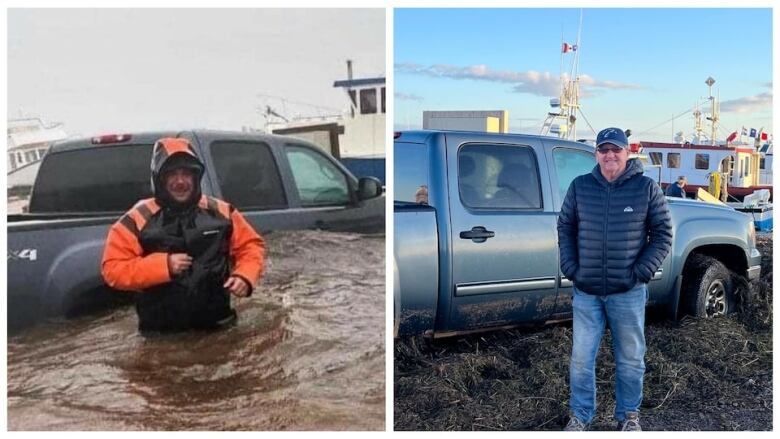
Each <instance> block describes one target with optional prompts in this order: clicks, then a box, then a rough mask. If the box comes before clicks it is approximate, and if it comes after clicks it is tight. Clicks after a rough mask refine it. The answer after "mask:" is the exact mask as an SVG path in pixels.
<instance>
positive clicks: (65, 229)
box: [7, 131, 385, 328]
mask: <svg viewBox="0 0 780 439" xmlns="http://www.w3.org/2000/svg"><path fill="white" fill-rule="evenodd" d="M162 137H181V138H186V139H188V140H189V141H190V142H191V143H192V145H193V146H194V147H195V149H196V151H197V153H198V156H199V157H200V158H201V160H202V161H203V162H204V164H205V166H206V172H205V175H204V177H203V180H202V192H203V194H206V195H212V196H215V197H217V198H221V199H223V200H225V201H227V202H229V203H231V204H233V205H234V206H235V207H237V208H238V209H239V210H240V211H241V212H242V213H243V214H244V216H245V217H246V219H247V221H249V222H250V223H251V224H252V226H253V227H254V228H255V229H257V230H258V231H262V232H267V231H271V230H285V229H287V230H289V229H325V230H331V231H348V232H364V233H373V232H384V224H385V197H384V196H383V195H382V187H381V183H380V182H379V180H377V179H376V178H373V177H364V178H361V179H360V180H358V179H357V178H355V177H354V176H353V175H352V174H350V172H349V171H348V170H347V169H346V168H345V167H344V166H343V165H342V164H341V163H339V162H338V161H336V160H335V159H334V158H333V157H332V156H330V155H329V154H327V153H325V152H323V150H322V149H320V148H318V147H316V146H314V145H312V144H310V143H306V142H304V141H302V140H298V139H294V138H290V137H282V136H272V135H260V134H253V133H241V132H222V131H182V132H156V133H138V134H122V135H109V136H101V137H95V138H86V139H79V140H68V141H64V142H62V143H58V144H55V145H53V146H52V147H51V148H50V150H49V152H48V153H47V155H46V156H45V157H44V159H43V162H42V163H41V166H40V170H39V172H38V175H37V178H36V181H35V184H34V186H33V190H32V194H31V197H30V203H29V209H28V213H26V214H20V215H9V216H8V266H7V267H8V308H7V309H8V325H9V328H12V327H18V326H20V325H23V324H25V323H27V322H30V321H34V320H37V319H38V318H40V317H42V316H59V315H67V314H69V313H71V312H72V311H74V310H76V309H80V308H83V306H82V305H88V304H90V303H91V302H93V301H95V300H102V299H104V298H106V297H109V296H112V294H103V293H104V292H106V291H107V287H106V286H105V285H104V284H103V281H102V278H101V276H100V260H101V257H102V254H103V245H104V242H105V238H106V235H107V234H108V228H109V227H110V225H111V224H113V223H114V222H115V221H116V220H117V219H118V218H119V216H120V215H122V214H123V213H124V212H126V211H127V210H128V209H129V208H130V207H132V206H133V205H134V204H135V203H136V202H137V201H138V200H139V199H142V198H148V197H150V196H152V194H151V186H150V181H151V172H150V161H151V154H152V146H153V144H154V142H155V141H156V140H157V139H159V138H162Z"/></svg>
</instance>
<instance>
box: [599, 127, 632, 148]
mask: <svg viewBox="0 0 780 439" xmlns="http://www.w3.org/2000/svg"><path fill="white" fill-rule="evenodd" d="M605 143H611V144H613V145H615V146H617V147H620V148H628V136H626V133H625V132H624V131H623V130H621V129H620V128H604V129H603V130H601V131H600V132H599V135H598V136H597V137H596V148H598V147H599V146H601V145H603V144H605Z"/></svg>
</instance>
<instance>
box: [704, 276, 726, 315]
mask: <svg viewBox="0 0 780 439" xmlns="http://www.w3.org/2000/svg"><path fill="white" fill-rule="evenodd" d="M705 303H706V306H707V309H706V311H707V317H715V316H722V315H725V314H726V287H725V286H723V282H721V281H719V280H716V281H715V282H713V283H712V284H710V287H709V288H708V289H707V297H706V298H705Z"/></svg>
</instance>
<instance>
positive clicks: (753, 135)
mask: <svg viewBox="0 0 780 439" xmlns="http://www.w3.org/2000/svg"><path fill="white" fill-rule="evenodd" d="M750 137H756V129H755V128H751V129H750Z"/></svg>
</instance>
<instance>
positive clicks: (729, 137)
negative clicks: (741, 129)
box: [726, 131, 737, 143]
mask: <svg viewBox="0 0 780 439" xmlns="http://www.w3.org/2000/svg"><path fill="white" fill-rule="evenodd" d="M736 138H737V132H736V131H734V132H733V133H731V134H729V136H728V137H726V142H728V143H731V142H733V141H734V139H736Z"/></svg>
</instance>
